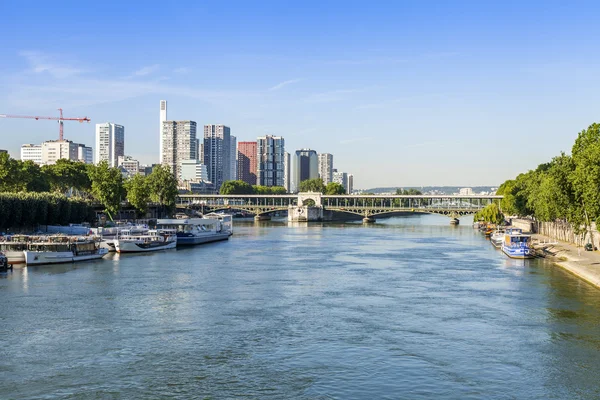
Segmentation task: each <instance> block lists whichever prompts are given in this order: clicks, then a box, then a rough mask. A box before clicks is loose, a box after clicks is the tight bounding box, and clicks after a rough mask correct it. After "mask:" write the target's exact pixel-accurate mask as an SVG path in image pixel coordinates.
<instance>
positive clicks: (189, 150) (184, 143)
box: [161, 121, 198, 177]
mask: <svg viewBox="0 0 600 400" xmlns="http://www.w3.org/2000/svg"><path fill="white" fill-rule="evenodd" d="M197 145H198V141H197V140H196V122H194V121H164V122H163V153H162V159H161V164H163V165H168V166H169V168H171V172H173V174H174V175H175V176H176V177H179V176H180V175H181V171H180V168H181V161H183V160H197V159H198V149H197V148H196V147H197Z"/></svg>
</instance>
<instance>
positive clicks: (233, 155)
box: [229, 135, 238, 181]
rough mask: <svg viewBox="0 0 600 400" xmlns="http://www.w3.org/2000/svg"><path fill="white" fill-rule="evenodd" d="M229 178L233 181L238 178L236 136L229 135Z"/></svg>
mask: <svg viewBox="0 0 600 400" xmlns="http://www.w3.org/2000/svg"><path fill="white" fill-rule="evenodd" d="M229 162H230V166H229V180H231V181H235V180H237V178H238V173H237V138H236V137H235V136H233V135H230V136H229Z"/></svg>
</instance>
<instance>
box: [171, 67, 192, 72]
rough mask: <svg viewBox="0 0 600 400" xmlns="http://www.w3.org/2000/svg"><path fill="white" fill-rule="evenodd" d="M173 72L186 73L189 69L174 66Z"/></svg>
mask: <svg viewBox="0 0 600 400" xmlns="http://www.w3.org/2000/svg"><path fill="white" fill-rule="evenodd" d="M173 72H174V73H176V74H187V73H189V72H191V69H190V68H188V67H179V68H175V69H174V70H173Z"/></svg>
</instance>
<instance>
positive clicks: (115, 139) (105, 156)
mask: <svg viewBox="0 0 600 400" xmlns="http://www.w3.org/2000/svg"><path fill="white" fill-rule="evenodd" d="M124 155H125V127H124V126H123V125H118V124H113V123H110V122H105V123H103V124H96V157H95V162H96V164H99V163H100V162H102V161H107V162H108V165H109V166H110V167H116V166H117V164H118V159H119V156H124Z"/></svg>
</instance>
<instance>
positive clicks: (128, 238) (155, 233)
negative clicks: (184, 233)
mask: <svg viewBox="0 0 600 400" xmlns="http://www.w3.org/2000/svg"><path fill="white" fill-rule="evenodd" d="M114 243H115V248H116V250H117V252H118V253H140V252H147V251H158V250H166V249H173V248H175V246H177V235H176V233H175V231H173V230H167V229H160V230H149V231H148V234H147V235H131V234H129V232H127V231H123V232H122V236H119V237H118V238H116V239H115V242H114Z"/></svg>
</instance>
